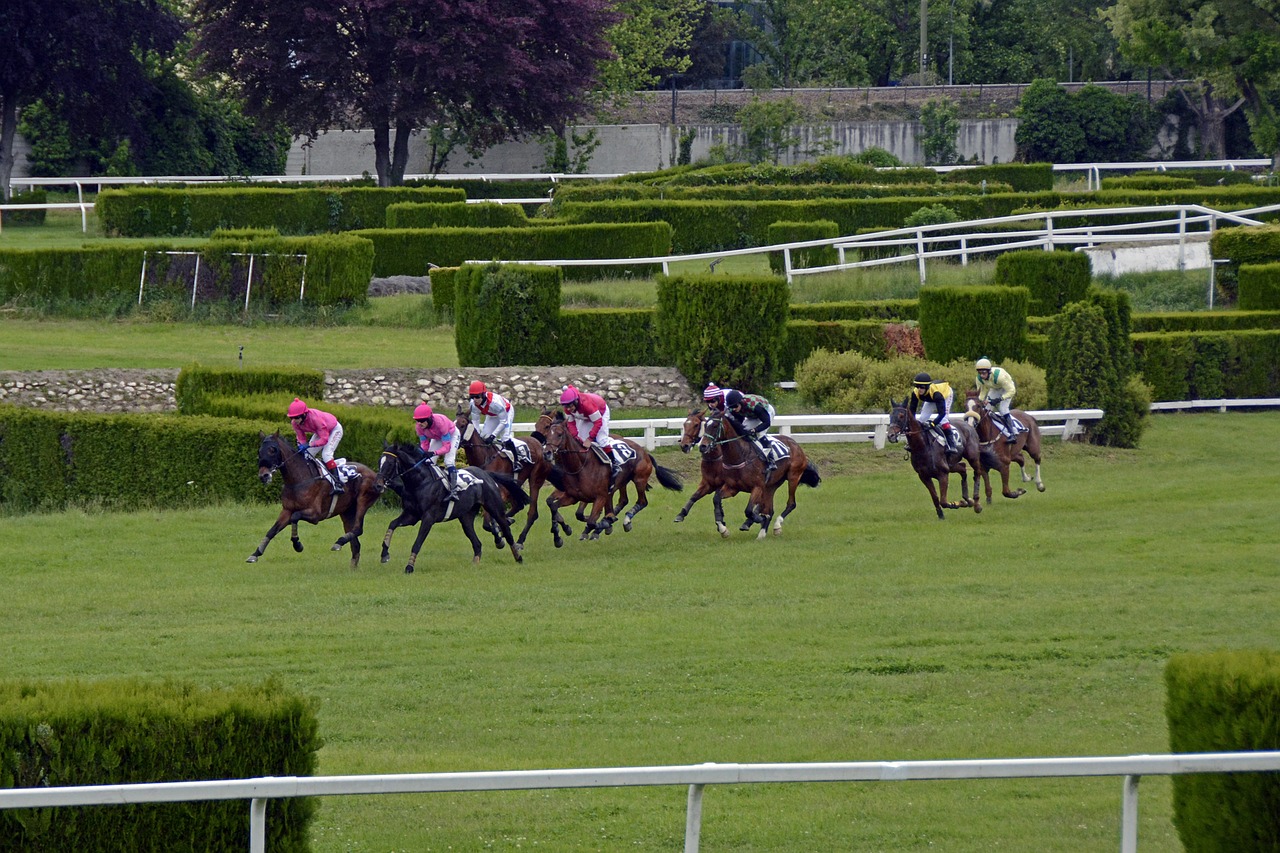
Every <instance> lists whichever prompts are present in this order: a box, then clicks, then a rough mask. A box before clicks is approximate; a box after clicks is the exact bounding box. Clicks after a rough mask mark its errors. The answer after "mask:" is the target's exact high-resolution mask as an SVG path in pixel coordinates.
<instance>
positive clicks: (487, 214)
mask: <svg viewBox="0 0 1280 853" xmlns="http://www.w3.org/2000/svg"><path fill="white" fill-rule="evenodd" d="M386 224H387V227H388V228H521V227H524V226H526V225H528V224H529V218H528V217H527V216H525V214H524V208H522V207H521V206H520V205H518V204H496V203H494V204H467V203H466V202H465V201H451V202H444V203H439V204H419V203H416V202H397V203H396V204H389V205H387V223H386Z"/></svg>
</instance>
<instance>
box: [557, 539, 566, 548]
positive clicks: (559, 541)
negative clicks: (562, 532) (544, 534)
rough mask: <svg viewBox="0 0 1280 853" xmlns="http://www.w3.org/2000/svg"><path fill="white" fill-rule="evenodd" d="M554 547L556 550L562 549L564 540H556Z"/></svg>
mask: <svg viewBox="0 0 1280 853" xmlns="http://www.w3.org/2000/svg"><path fill="white" fill-rule="evenodd" d="M556 547H557V548H563V547H564V540H563V539H557V540H556Z"/></svg>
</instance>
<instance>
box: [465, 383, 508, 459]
mask: <svg viewBox="0 0 1280 853" xmlns="http://www.w3.org/2000/svg"><path fill="white" fill-rule="evenodd" d="M467 397H468V398H469V399H470V400H471V423H473V424H478V428H479V430H480V440H481V441H483V442H484V443H485V444H496V443H497V442H499V441H501V442H502V444H503V446H504V447H506V448H507V450H509V451H510V452H511V464H512V465H513V466H515V469H516V470H517V471H519V470H520V457H519V454H517V453H516V445H515V442H514V441H513V440H512V438H511V428H512V426H513V425H514V423H515V419H516V407H515V406H513V405H511V401H510V400H508V399H507V398H506V397H503V396H502V395H500V394H495V393H493V392H492V391H490V390H489V389H488V388H486V387H485V384H484V383H483V382H481V381H480V380H479V379H477V380H476V381H475V382H472V383H471V387H469V388H468V389H467ZM481 418H483V419H484V422H483V423H480V420H481Z"/></svg>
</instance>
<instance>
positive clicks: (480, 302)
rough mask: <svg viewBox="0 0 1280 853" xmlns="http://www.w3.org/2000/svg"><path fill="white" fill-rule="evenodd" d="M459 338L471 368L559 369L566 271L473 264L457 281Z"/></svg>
mask: <svg viewBox="0 0 1280 853" xmlns="http://www.w3.org/2000/svg"><path fill="white" fill-rule="evenodd" d="M454 291H455V297H454V337H455V340H456V343H457V348H458V363H459V364H461V365H463V366H465V367H497V366H500V365H507V364H556V363H559V362H560V360H559V358H558V355H557V340H556V332H557V326H558V323H559V313H560V268H559V267H544V266H533V265H529V264H467V265H465V266H463V267H462V268H461V269H459V270H458V272H457V274H456V275H455V276H454Z"/></svg>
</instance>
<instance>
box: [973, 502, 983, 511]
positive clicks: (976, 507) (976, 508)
mask: <svg viewBox="0 0 1280 853" xmlns="http://www.w3.org/2000/svg"><path fill="white" fill-rule="evenodd" d="M973 511H974V512H982V504H974V505H973Z"/></svg>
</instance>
